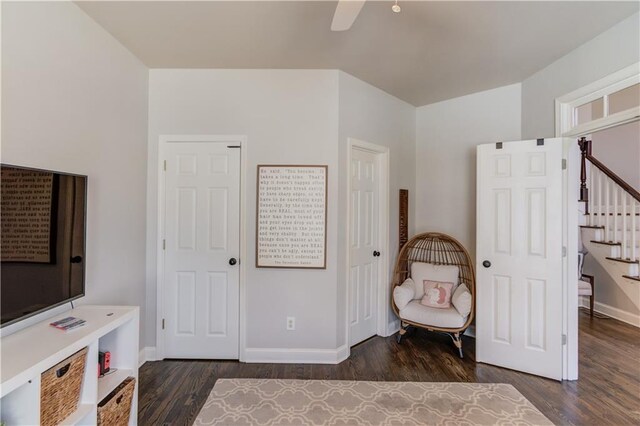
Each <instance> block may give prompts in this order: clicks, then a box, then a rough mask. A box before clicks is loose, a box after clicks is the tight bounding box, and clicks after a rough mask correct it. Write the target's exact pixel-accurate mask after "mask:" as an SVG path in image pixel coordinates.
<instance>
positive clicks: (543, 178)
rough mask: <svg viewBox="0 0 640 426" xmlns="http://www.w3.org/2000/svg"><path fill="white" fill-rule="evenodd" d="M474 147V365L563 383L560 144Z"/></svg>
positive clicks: (522, 143)
mask: <svg viewBox="0 0 640 426" xmlns="http://www.w3.org/2000/svg"><path fill="white" fill-rule="evenodd" d="M498 148H499V146H498V145H496V144H487V145H480V146H479V147H478V170H477V173H478V181H477V182H478V190H477V197H478V198H477V203H478V204H477V250H476V252H477V259H476V267H477V271H478V273H477V302H476V336H477V337H476V339H477V341H476V351H477V354H476V356H477V360H478V361H479V362H485V363H489V364H495V365H498V366H502V367H507V368H511V369H514V370H519V371H524V372H528V373H532V374H537V375H540V376H545V377H550V378H553V379H557V380H560V379H561V378H562V300H563V297H562V277H563V274H562V263H563V262H562V256H563V253H562V251H563V250H562V206H563V203H562V139H560V138H557V139H545V140H544V141H542V140H541V141H540V142H539V141H536V140H530V141H521V142H509V143H504V144H502V145H501V148H500V149H498Z"/></svg>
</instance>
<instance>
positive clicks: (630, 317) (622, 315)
mask: <svg viewBox="0 0 640 426" xmlns="http://www.w3.org/2000/svg"><path fill="white" fill-rule="evenodd" d="M580 306H581V307H584V308H587V309H589V298H588V297H580ZM593 311H594V312H598V313H600V314H603V315H606V316H608V317H611V318H614V319H617V320H618V321H622V322H625V323H627V324H631V325H633V326H634V327H640V315H638V314H633V313H631V312H627V311H623V310H622V309H618V308H615V307H613V306H609V305H606V304H604V303H602V302H598V301H597V300H596V301H595V302H594V303H593Z"/></svg>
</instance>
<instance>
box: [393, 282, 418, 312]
mask: <svg viewBox="0 0 640 426" xmlns="http://www.w3.org/2000/svg"><path fill="white" fill-rule="evenodd" d="M414 295H415V284H414V282H413V280H412V279H411V278H407V279H406V280H404V282H403V283H402V285H399V286H396V288H394V289H393V302H394V303H395V304H396V306H397V307H398V309H403V308H404V307H405V306H407V304H408V303H409V302H411V301H412V300H413V299H414Z"/></svg>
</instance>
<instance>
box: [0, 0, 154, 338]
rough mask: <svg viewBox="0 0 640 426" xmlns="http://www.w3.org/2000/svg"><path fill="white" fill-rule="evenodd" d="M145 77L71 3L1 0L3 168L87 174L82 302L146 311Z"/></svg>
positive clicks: (129, 56)
mask: <svg viewBox="0 0 640 426" xmlns="http://www.w3.org/2000/svg"><path fill="white" fill-rule="evenodd" d="M147 78H148V74H147V68H146V67H145V66H144V65H143V64H142V63H141V62H140V61H139V60H138V59H136V58H135V57H134V56H133V55H132V54H131V53H130V52H129V51H128V50H126V49H125V48H124V47H123V46H122V45H121V44H119V43H118V42H117V41H116V40H115V39H114V38H113V37H111V35H109V34H108V33H107V32H106V31H105V30H104V29H102V28H101V27H100V26H98V25H97V24H96V23H95V22H94V21H93V20H92V19H91V18H89V17H88V16H87V15H85V13H84V12H82V11H81V10H80V9H79V8H78V7H77V6H76V5H75V4H73V3H71V2H53V3H45V2H43V3H31V2H2V89H3V91H2V113H3V114H2V152H1V154H2V162H5V163H10V164H17V165H23V166H31V167H37V168H45V169H53V170H60V171H66V172H72V173H79V174H86V175H88V176H89V189H88V194H89V197H88V207H87V213H88V217H87V235H86V238H87V254H86V261H87V265H86V266H87V270H86V293H87V295H86V297H84V298H83V299H81V301H79V303H82V304H86V303H95V304H130V305H139V306H140V307H141V310H142V313H144V310H145V266H144V265H145V218H146V211H145V204H146V199H145V191H146V188H145V185H146V156H147V87H148V85H147ZM143 319H144V318H143ZM140 338H141V340H140V343H141V346H144V342H145V335H144V329H143V330H142V331H141V335H140Z"/></svg>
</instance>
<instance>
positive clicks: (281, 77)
mask: <svg viewBox="0 0 640 426" xmlns="http://www.w3.org/2000/svg"><path fill="white" fill-rule="evenodd" d="M162 134H220V135H225V134H226V135H228V134H234V135H246V136H247V138H248V149H247V156H248V167H247V169H246V170H243V172H242V176H243V178H246V179H247V193H246V194H244V198H245V201H246V206H247V217H246V223H245V224H244V225H245V227H246V235H247V238H246V241H243V242H242V243H246V245H247V246H246V253H247V256H248V258H247V259H241V261H242V262H243V263H244V265H246V270H247V273H246V281H245V285H246V324H247V329H246V333H247V334H246V346H247V348H253V349H255V348H260V349H265V348H266V349H279V348H298V349H321V350H323V349H330V350H333V349H335V348H336V332H335V330H336V297H337V293H336V274H337V232H336V229H337V211H338V203H337V199H336V196H335V194H337V189H338V146H337V143H336V141H337V138H338V73H337V71H328V70H327V71H317V70H151V71H150V76H149V160H148V166H149V171H148V178H149V186H148V194H147V196H148V211H147V213H148V222H147V232H148V238H147V248H148V253H149V255H148V261H147V294H148V297H147V303H148V306H149V312H148V315H147V318H148V327H147V334H148V335H149V336H155V330H154V325H153V324H155V315H156V312H155V311H156V310H155V306H156V265H157V263H156V256H155V253H156V224H157V219H156V215H157V173H158V172H157V165H158V137H159V135H162ZM282 163H285V164H286V163H295V164H326V165H328V166H329V185H328V191H329V192H328V194H329V200H328V217H327V269H326V270H297V269H290V270H287V269H257V268H256V267H255V258H254V256H255V255H254V253H255V221H256V219H255V214H256V203H255V193H256V166H257V165H258V164H282ZM287 316H294V317H296V330H295V331H287V330H286V329H285V325H286V317H287ZM152 341H154V339H153V337H152V338H151V339H150V340H149V342H152Z"/></svg>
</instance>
